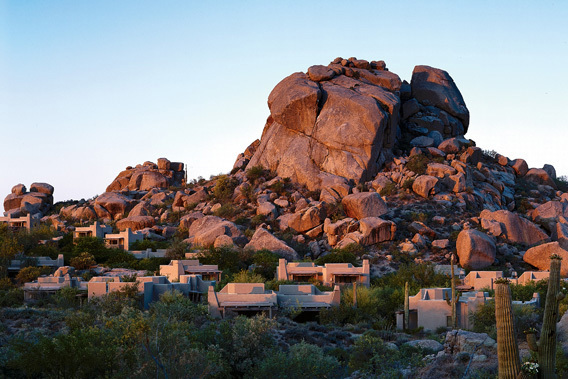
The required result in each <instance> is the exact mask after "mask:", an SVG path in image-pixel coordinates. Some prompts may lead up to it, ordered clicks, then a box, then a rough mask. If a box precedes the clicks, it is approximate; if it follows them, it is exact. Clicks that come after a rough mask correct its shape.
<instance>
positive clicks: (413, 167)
mask: <svg viewBox="0 0 568 379" xmlns="http://www.w3.org/2000/svg"><path fill="white" fill-rule="evenodd" d="M428 162H429V160H428V157H427V156H425V155H424V154H416V155H413V156H411V157H410V159H408V162H407V163H406V168H407V169H409V170H410V171H413V172H414V173H415V174H418V175H422V174H424V173H425V172H426V168H427V167H428Z"/></svg>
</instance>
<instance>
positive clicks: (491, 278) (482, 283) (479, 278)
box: [463, 271, 550, 291]
mask: <svg viewBox="0 0 568 379" xmlns="http://www.w3.org/2000/svg"><path fill="white" fill-rule="evenodd" d="M549 276H550V273H549V272H548V271H525V272H524V273H523V274H522V275H521V276H519V277H517V273H516V272H515V271H513V272H512V273H511V277H510V278H506V279H508V280H509V281H510V282H511V283H513V284H522V285H525V284H527V283H529V282H531V281H534V282H538V281H539V280H543V279H548V277H549ZM501 278H504V276H503V271H470V272H469V274H467V276H466V277H465V279H464V280H463V284H464V285H463V288H465V289H473V290H476V291H478V290H481V289H484V288H489V289H495V288H494V283H495V280H497V279H501Z"/></svg>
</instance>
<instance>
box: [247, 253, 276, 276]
mask: <svg viewBox="0 0 568 379" xmlns="http://www.w3.org/2000/svg"><path fill="white" fill-rule="evenodd" d="M279 259H280V256H279V255H278V254H275V253H273V252H271V251H269V250H259V251H257V252H256V253H255V254H254V255H253V258H252V262H253V264H254V270H253V271H254V273H255V274H259V275H262V276H263V277H264V278H265V279H266V280H272V279H274V275H275V274H276V268H277V267H278V260H279Z"/></svg>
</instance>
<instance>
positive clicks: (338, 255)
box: [316, 244, 359, 266]
mask: <svg viewBox="0 0 568 379" xmlns="http://www.w3.org/2000/svg"><path fill="white" fill-rule="evenodd" d="M352 245H353V247H351V245H349V246H348V248H347V249H337V250H334V251H332V252H331V253H329V254H327V255H325V256H323V257H321V258H318V259H316V264H317V265H318V266H323V265H324V264H326V263H351V264H352V265H354V266H355V265H357V257H356V256H355V254H353V253H352V252H351V251H350V249H351V250H353V249H355V246H359V245H358V244H352Z"/></svg>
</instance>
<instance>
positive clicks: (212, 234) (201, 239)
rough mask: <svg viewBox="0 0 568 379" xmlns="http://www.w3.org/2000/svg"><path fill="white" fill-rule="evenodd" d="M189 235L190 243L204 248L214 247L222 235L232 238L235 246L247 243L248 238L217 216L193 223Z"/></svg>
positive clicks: (200, 219) (235, 226)
mask: <svg viewBox="0 0 568 379" xmlns="http://www.w3.org/2000/svg"><path fill="white" fill-rule="evenodd" d="M188 234H189V238H188V242H190V243H193V244H195V245H198V246H204V247H209V246H213V245H214V244H215V240H216V239H217V237H219V236H221V235H227V236H229V237H231V238H232V239H233V242H234V243H235V244H239V243H243V242H245V241H246V237H245V236H244V234H243V233H242V232H241V231H240V230H239V228H238V227H237V225H235V224H234V223H232V222H231V221H228V220H225V219H222V218H220V217H217V216H205V217H202V218H198V219H197V220H195V221H193V223H192V224H191V226H190V227H189V230H188Z"/></svg>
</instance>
